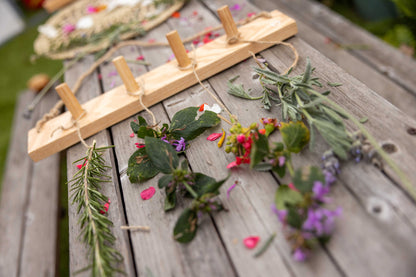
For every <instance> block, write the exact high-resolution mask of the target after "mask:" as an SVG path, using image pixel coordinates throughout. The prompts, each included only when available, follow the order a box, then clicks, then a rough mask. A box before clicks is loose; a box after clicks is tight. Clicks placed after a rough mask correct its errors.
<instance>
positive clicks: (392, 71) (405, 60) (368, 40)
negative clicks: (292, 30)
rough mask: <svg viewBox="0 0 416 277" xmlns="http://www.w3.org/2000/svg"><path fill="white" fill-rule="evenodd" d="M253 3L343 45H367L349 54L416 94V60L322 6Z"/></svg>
mask: <svg viewBox="0 0 416 277" xmlns="http://www.w3.org/2000/svg"><path fill="white" fill-rule="evenodd" d="M252 2H253V3H254V4H255V5H256V6H258V7H260V8H262V9H271V8H273V9H274V8H276V7H277V6H278V7H279V9H281V10H282V11H284V12H287V13H288V14H289V15H292V16H294V18H295V19H302V21H303V22H304V23H305V24H307V25H309V26H311V27H313V28H314V29H316V30H318V32H320V33H322V34H323V35H325V36H327V37H329V38H330V39H331V40H332V41H334V42H336V43H339V44H341V45H346V46H354V45H365V46H367V47H368V49H359V47H358V48H356V49H354V47H351V49H349V50H348V51H349V52H350V53H352V54H353V55H355V56H356V57H357V58H359V59H361V60H363V61H365V62H366V63H367V64H369V65H370V66H371V67H373V68H375V69H376V70H378V71H379V72H380V73H381V74H383V75H385V76H386V77H388V78H390V79H391V80H393V81H394V82H396V83H397V84H399V85H400V86H402V87H404V88H405V89H406V90H407V91H409V92H412V93H413V94H414V95H416V61H415V60H414V59H412V58H410V57H408V56H406V55H404V54H403V53H401V52H400V51H398V50H397V49H395V48H393V47H392V46H390V45H388V44H387V43H385V42H384V41H382V40H380V39H379V38H377V37H375V36H374V35H372V34H370V33H369V32H367V31H366V30H364V29H362V28H361V27H359V26H357V25H355V24H353V23H351V22H350V21H349V20H347V19H345V18H344V17H343V16H341V15H339V14H337V13H335V12H333V11H331V10H330V9H329V8H327V7H326V6H324V5H322V4H321V3H319V2H317V1H311V0H294V1H290V3H289V2H287V1H284V0H275V1H273V4H272V1H264V0H252ZM283 8H284V9H283ZM346 30H348V31H346Z"/></svg>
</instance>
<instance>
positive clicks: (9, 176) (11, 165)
mask: <svg viewBox="0 0 416 277" xmlns="http://www.w3.org/2000/svg"><path fill="white" fill-rule="evenodd" d="M33 98H34V94H33V93H31V92H29V91H28V92H25V93H23V94H21V95H20V97H19V100H18V102H17V105H16V109H15V113H14V119H13V130H12V134H11V139H10V146H9V152H8V155H7V160H6V168H5V171H4V173H5V174H4V179H3V183H2V191H1V201H0V253H7V255H3V257H2V258H1V259H0V276H11V277H14V276H18V275H17V274H18V270H19V263H20V255H21V247H22V237H23V234H24V225H25V213H26V206H27V201H28V197H29V189H30V179H31V176H32V172H31V170H32V162H31V160H30V158H29V157H28V156H27V154H26V150H25V147H22V145H26V143H27V137H26V135H25V131H27V130H29V129H30V128H31V127H32V126H33V124H34V120H35V119H34V118H32V119H30V120H27V119H25V118H23V116H22V115H23V113H24V111H25V108H26V106H27V105H28V104H29V103H30V102H31V101H32V100H33Z"/></svg>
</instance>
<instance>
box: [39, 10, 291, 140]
mask: <svg viewBox="0 0 416 277" xmlns="http://www.w3.org/2000/svg"><path fill="white" fill-rule="evenodd" d="M260 17H265V18H270V17H271V15H270V13H268V12H264V11H263V12H259V13H258V14H256V15H254V16H250V17H246V18H244V19H242V20H240V21H238V22H237V26H241V25H245V24H247V23H250V22H252V21H254V20H256V19H257V18H260ZM222 28H223V27H222V25H217V26H216V27H214V28H210V29H207V30H204V31H202V32H199V33H197V34H195V35H193V36H191V37H188V38H186V39H185V40H183V43H189V42H193V41H194V40H195V39H197V38H199V37H201V36H204V35H206V34H208V33H210V32H214V31H218V30H220V29H222ZM282 44H284V43H282ZM126 46H140V47H154V46H169V44H168V43H165V42H146V41H140V40H126V41H122V42H120V43H118V44H116V45H115V46H113V47H112V48H110V49H109V50H108V51H107V52H106V53H105V54H104V55H103V56H101V58H99V59H98V60H97V61H96V62H94V63H93V64H92V65H91V67H90V68H89V69H88V70H87V71H86V72H85V73H83V74H82V75H81V76H80V77H79V78H78V80H77V81H76V83H75V85H74V88H73V89H72V91H73V93H74V94H75V95H76V94H77V93H78V91H79V89H80V88H81V85H82V82H83V81H84V80H85V79H86V78H87V77H88V76H89V75H91V74H92V73H93V72H94V71H95V70H96V69H97V68H98V67H99V66H100V65H101V64H102V63H104V62H105V61H107V60H108V59H110V58H111V56H112V55H113V54H114V53H115V52H116V51H117V50H119V49H120V48H123V47H126ZM63 105H64V102H63V101H62V100H60V101H58V102H57V103H56V104H55V106H54V107H53V108H52V109H51V110H50V111H49V112H48V113H46V114H45V115H44V116H43V117H42V118H41V119H40V120H38V122H37V123H36V127H35V128H36V131H37V132H38V133H40V131H41V129H42V126H43V125H44V124H45V123H46V122H48V121H49V120H51V119H53V118H55V117H57V116H58V115H59V113H60V110H61V109H62V107H63Z"/></svg>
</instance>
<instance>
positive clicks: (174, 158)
mask: <svg viewBox="0 0 416 277" xmlns="http://www.w3.org/2000/svg"><path fill="white" fill-rule="evenodd" d="M144 141H145V144H146V147H145V148H143V149H146V153H147V155H148V156H149V158H150V160H151V161H152V163H153V164H154V166H155V167H156V168H157V169H159V170H160V171H161V172H163V173H165V174H170V173H172V171H173V170H174V169H176V168H177V167H178V165H179V157H178V154H177V153H176V151H175V149H174V148H173V147H172V145H170V144H168V143H166V142H164V141H162V140H161V139H159V138H152V137H146V138H145V139H144Z"/></svg>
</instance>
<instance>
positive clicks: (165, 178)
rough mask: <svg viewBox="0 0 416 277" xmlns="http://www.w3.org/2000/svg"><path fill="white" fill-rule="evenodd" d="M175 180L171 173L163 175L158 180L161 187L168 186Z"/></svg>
mask: <svg viewBox="0 0 416 277" xmlns="http://www.w3.org/2000/svg"><path fill="white" fill-rule="evenodd" d="M172 180H173V176H172V175H171V174H168V175H164V176H162V177H161V178H160V179H159V181H158V186H159V188H160V189H162V188H164V187H167V186H168V185H169V183H170V182H171V181H172Z"/></svg>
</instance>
